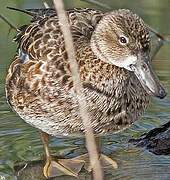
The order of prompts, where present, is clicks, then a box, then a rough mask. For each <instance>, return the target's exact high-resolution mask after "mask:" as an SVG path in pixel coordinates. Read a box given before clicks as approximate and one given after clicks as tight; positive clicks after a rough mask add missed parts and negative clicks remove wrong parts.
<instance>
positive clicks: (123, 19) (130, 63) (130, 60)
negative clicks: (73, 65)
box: [91, 9, 166, 98]
mask: <svg viewBox="0 0 170 180" xmlns="http://www.w3.org/2000/svg"><path fill="white" fill-rule="evenodd" d="M91 48H92V50H93V52H94V53H95V55H96V56H97V57H98V58H100V59H101V60H103V61H105V62H107V63H110V64H113V65H115V66H118V67H121V68H125V69H126V70H128V71H131V72H133V73H134V74H135V75H136V77H137V78H138V80H139V81H140V83H141V85H142V86H143V88H144V89H145V90H146V92H147V93H148V94H150V95H153V96H156V97H159V98H164V97H165V96H166V91H165V90H164V88H163V86H162V85H161V84H160V82H159V80H158V78H157V76H156V74H155V73H154V71H153V69H152V66H151V59H150V37H149V30H148V28H147V26H146V25H145V23H144V22H143V20H142V19H141V18H140V17H139V16H137V15H136V14H134V13H132V12H131V11H129V10H125V9H121V10H117V11H113V12H111V13H108V14H106V15H105V16H104V17H103V18H102V19H101V20H100V21H99V23H98V25H97V26H96V29H95V31H94V33H93V34H92V38H91Z"/></svg>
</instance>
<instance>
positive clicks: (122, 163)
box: [0, 0, 170, 180]
mask: <svg viewBox="0 0 170 180" xmlns="http://www.w3.org/2000/svg"><path fill="white" fill-rule="evenodd" d="M65 2H66V5H67V7H73V6H74V7H96V8H97V5H95V4H93V5H92V4H89V3H86V2H85V1H78V0H77V1H76V0H74V1H73V0H67V1H65ZM93 2H95V1H93ZM98 2H100V3H102V2H103V1H102V0H101V1H98ZM106 2H107V3H105V6H107V7H109V8H111V9H118V8H130V9H132V10H133V11H134V12H136V13H138V14H139V15H140V16H142V17H143V19H144V20H145V22H146V23H148V24H149V25H150V26H151V27H153V28H155V29H156V30H158V31H159V32H161V33H163V34H167V35H168V34H170V33H169V29H170V23H169V17H170V2H169V1H168V0H164V1H162V0H152V1H147V0H143V1H135V0H133V1H132V0H129V1H128V2H127V1H126V2H125V1H119V0H115V1H114V0H108V1H106ZM6 6H13V7H21V8H32V7H33V8H35V7H37V8H38V7H42V3H41V1H40V0H39V1H38V0H36V1H35V0H30V1H26V0H22V1H21V0H1V6H0V12H1V13H2V14H4V15H5V16H7V17H8V18H9V19H10V20H11V22H13V23H14V24H16V25H22V24H24V23H27V22H28V19H29V18H28V17H27V16H24V15H23V14H20V13H16V12H11V11H9V10H7V9H6V8H5V7H6ZM98 8H99V7H98ZM100 9H102V8H101V7H100ZM0 27H1V28H0V55H1V56H0V179H13V178H14V176H13V174H14V168H13V167H14V165H15V164H16V163H17V162H26V161H34V160H39V159H42V155H43V148H42V144H41V141H40V138H39V134H38V131H37V130H36V129H34V128H32V127H31V126H29V125H28V124H26V123H25V122H24V121H23V120H21V119H20V118H19V117H18V116H17V115H16V114H15V113H14V112H12V111H11V110H10V108H9V106H8V105H7V103H6V99H5V93H4V81H5V74H6V69H7V67H8V65H9V63H10V62H11V58H12V57H13V55H14V53H15V50H16V45H15V44H14V43H11V41H12V37H13V36H14V34H15V32H14V31H11V32H10V33H8V30H9V27H8V26H7V25H6V24H5V23H4V22H2V21H0ZM169 48H170V45H169V44H165V45H164V46H163V47H162V48H161V50H160V51H159V53H158V54H157V56H156V57H155V59H154V61H153V64H154V68H155V70H156V72H157V74H158V75H159V78H160V80H161V81H162V83H163V84H164V85H165V87H166V88H167V90H169V92H170V73H169V71H170V58H169V57H170V51H169ZM169 108H170V95H168V96H167V97H166V98H165V99H163V100H159V99H153V101H152V103H151V106H150V107H149V109H148V110H147V112H146V113H145V114H144V116H143V117H142V119H141V120H139V121H138V122H136V123H135V124H134V125H133V126H131V128H130V129H128V130H126V131H124V132H121V133H119V134H115V135H111V136H107V137H103V139H102V144H103V148H102V150H103V151H104V152H105V153H106V154H109V155H110V156H111V157H113V159H115V160H116V161H117V162H118V164H119V169H118V170H116V171H111V170H108V171H107V172H106V175H107V179H121V180H123V179H134V180H138V179H160V180H162V179H163V180H168V179H170V172H169V169H170V157H169V156H156V155H154V154H151V153H149V152H148V151H147V150H145V149H137V148H134V147H132V146H130V145H129V144H128V143H127V142H128V139H129V138H131V137H138V136H139V135H141V134H142V133H144V132H148V131H149V130H150V129H153V128H154V127H158V126H159V125H160V124H163V123H165V122H168V121H169V120H170V118H169V117H170V109H169ZM83 144H84V141H83V140H82V139H64V140H63V139H56V138H52V140H51V149H52V152H53V153H55V154H57V155H63V154H64V155H67V156H68V157H73V156H75V155H77V154H82V153H83V152H85V150H84V146H83ZM81 176H82V177H84V179H85V175H81ZM61 179H72V178H68V177H67V178H64V177H63V178H61ZM86 179H89V178H88V176H87V177H86Z"/></svg>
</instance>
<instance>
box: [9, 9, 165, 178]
mask: <svg viewBox="0 0 170 180" xmlns="http://www.w3.org/2000/svg"><path fill="white" fill-rule="evenodd" d="M25 12H26V13H27V14H29V15H31V16H32V17H33V19H32V21H31V22H30V23H29V24H28V25H24V26H22V27H21V28H20V29H19V32H18V34H17V36H16V39H15V41H16V42H17V43H18V51H17V54H16V55H15V57H14V60H13V62H12V64H11V66H10V68H9V71H8V75H7V78H6V96H7V100H8V102H9V104H10V105H11V107H12V108H13V109H14V110H15V111H16V112H17V114H18V115H19V116H20V117H21V118H22V119H23V120H24V121H26V122H27V123H29V124H31V125H32V126H34V127H36V128H38V129H40V130H41V131H42V132H45V133H47V134H50V135H53V136H63V135H64V136H72V135H76V134H80V133H83V131H84V127H83V124H82V121H81V119H80V115H79V107H78V103H77V98H76V92H75V90H74V87H73V82H72V77H71V72H70V68H69V63H68V59H67V52H66V50H65V44H64V39H63V35H62V32H61V29H60V24H59V22H58V17H57V15H56V12H55V10H54V9H43V10H42V9H39V10H27V11H25ZM67 14H68V18H69V23H70V26H71V31H72V36H73V39H74V46H75V51H76V57H77V62H78V65H79V73H80V77H81V81H82V84H83V88H84V94H85V97H86V100H87V103H88V112H89V114H90V118H91V122H92V126H93V129H94V132H95V133H96V134H105V133H112V132H117V131H120V130H122V129H124V128H126V127H128V126H129V125H131V124H132V123H133V122H134V121H135V120H137V119H139V117H140V116H141V114H142V113H143V111H144V110H145V109H146V107H147V106H148V104H149V99H150V97H151V96H156V97H159V98H164V97H165V96H166V92H165V90H164V88H163V87H162V86H161V84H160V83H159V80H158V78H157V77H156V75H155V73H154V71H153V69H152V66H151V60H150V57H149V53H150V36H149V30H148V28H147V26H146V25H145V23H144V22H143V20H142V19H141V18H140V17H139V16H138V15H136V14H134V13H132V12H131V11H129V10H125V9H120V10H115V11H112V12H108V13H104V12H101V11H98V10H94V9H72V10H69V11H67ZM45 133H43V134H42V140H43V143H44V146H45V151H46V156H47V163H46V165H45V167H44V174H45V176H46V177H51V176H55V175H56V172H57V171H56V172H55V168H58V169H60V170H61V171H64V172H65V173H66V174H69V175H75V176H76V175H77V174H76V172H74V171H72V170H70V169H69V161H68V162H67V163H66V164H67V165H68V167H64V166H66V165H64V163H62V161H61V160H60V161H57V162H55V161H53V160H52V159H51V156H50V153H49V149H48V136H47V134H45ZM72 163H73V164H74V162H72ZM75 163H76V162H75ZM77 163H80V164H81V163H82V161H80V162H78V161H77Z"/></svg>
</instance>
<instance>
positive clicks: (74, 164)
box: [43, 158, 85, 178]
mask: <svg viewBox="0 0 170 180" xmlns="http://www.w3.org/2000/svg"><path fill="white" fill-rule="evenodd" d="M84 164H85V161H83V160H78V159H77V160H76V159H75V158H73V159H58V160H57V161H55V160H47V162H46V164H45V166H44V169H43V173H44V176H45V177H46V178H51V177H57V176H63V175H68V176H74V177H77V176H78V173H79V172H80V171H81V169H82V167H83V166H84Z"/></svg>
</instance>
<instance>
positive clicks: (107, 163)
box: [73, 154, 118, 172]
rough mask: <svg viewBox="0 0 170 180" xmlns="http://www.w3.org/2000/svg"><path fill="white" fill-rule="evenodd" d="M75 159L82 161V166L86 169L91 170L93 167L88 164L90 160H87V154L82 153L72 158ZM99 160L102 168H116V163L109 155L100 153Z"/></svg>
mask: <svg viewBox="0 0 170 180" xmlns="http://www.w3.org/2000/svg"><path fill="white" fill-rule="evenodd" d="M73 159H75V160H80V161H82V160H83V161H84V162H85V164H84V168H85V169H86V170H87V171H88V172H91V171H92V170H93V167H92V166H91V165H90V161H89V156H88V154H83V155H81V156H78V157H75V158H73ZM99 160H100V163H101V166H102V168H103V169H104V168H113V169H117V168H118V164H117V162H116V161H114V160H113V159H111V158H110V157H108V156H106V155H104V154H100V156H99Z"/></svg>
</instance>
